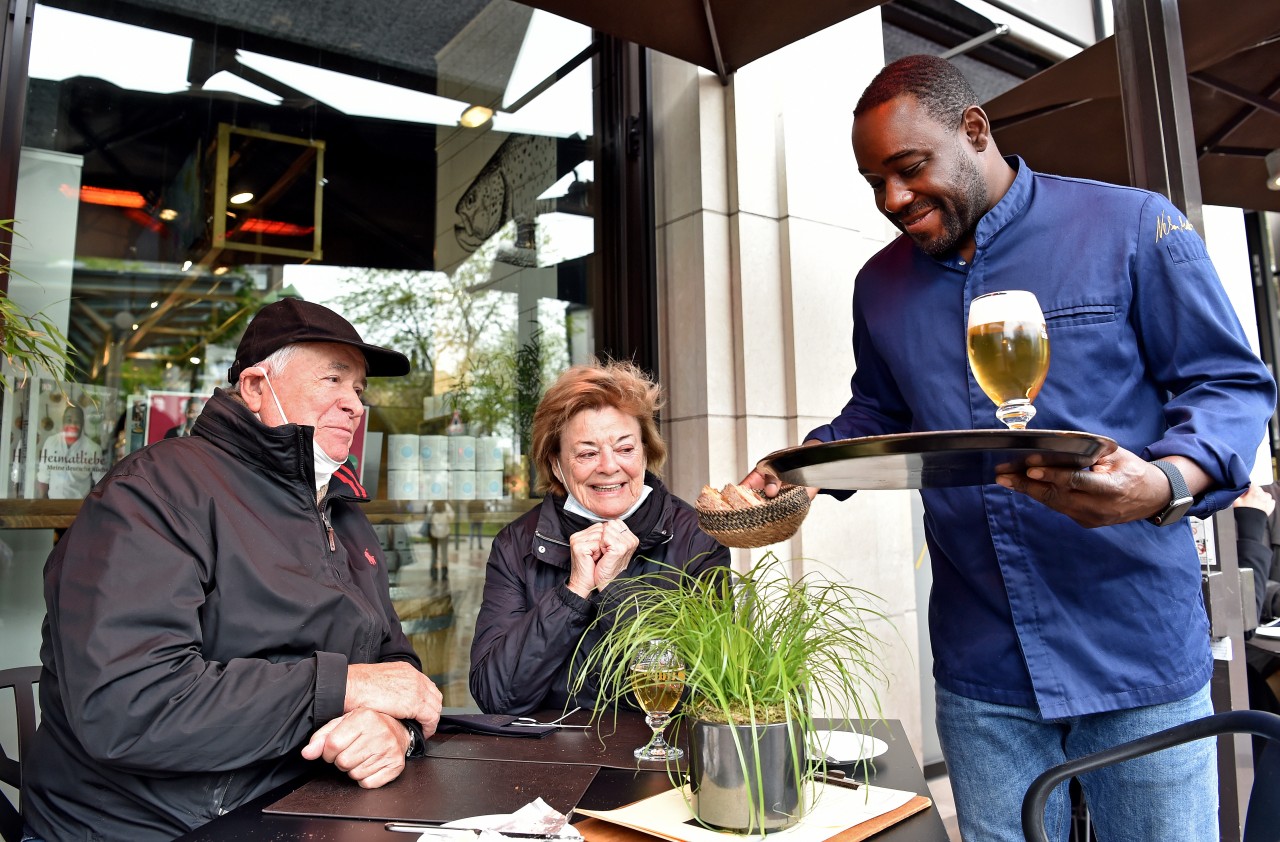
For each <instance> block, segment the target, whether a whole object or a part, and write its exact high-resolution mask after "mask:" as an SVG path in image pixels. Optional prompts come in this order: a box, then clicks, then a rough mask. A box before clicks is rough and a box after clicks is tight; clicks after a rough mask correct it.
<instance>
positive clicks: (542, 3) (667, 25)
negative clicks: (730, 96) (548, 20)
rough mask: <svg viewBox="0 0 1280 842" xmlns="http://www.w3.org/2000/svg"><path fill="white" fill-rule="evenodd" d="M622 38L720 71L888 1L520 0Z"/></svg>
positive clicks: (724, 72)
mask: <svg viewBox="0 0 1280 842" xmlns="http://www.w3.org/2000/svg"><path fill="white" fill-rule="evenodd" d="M520 2H522V3H524V4H525V5H527V6H533V7H534V8H536V9H542V10H544V11H548V12H552V13H554V14H557V15H560V16H561V17H564V18H568V19H570V20H575V21H578V22H580V23H584V24H586V25H587V26H590V27H592V28H593V29H598V30H600V31H601V32H606V33H608V34H609V35H613V36H615V37H618V38H621V39H623V40H624V41H634V42H635V43H637V44H640V45H642V46H645V47H649V48H651V49H654V50H657V51H659V52H662V53H666V54H667V55H669V56H675V57H676V58H680V59H684V60H685V61H688V62H692V63H693V64H697V65H700V66H702V67H705V68H707V69H708V70H714V71H715V72H716V74H717V75H719V77H720V79H721V81H726V80H727V79H728V77H729V74H730V73H733V72H734V71H735V70H737V69H738V68H740V67H742V66H743V65H745V64H747V63H749V62H752V61H755V60H756V59H758V58H760V57H761V56H765V55H768V54H769V53H771V52H773V51H774V50H778V49H781V48H782V47H785V46H787V45H788V44H790V43H792V42H794V41H799V40H800V39H801V38H804V37H805V36H807V35H812V34H813V33H815V32H818V31H820V30H823V29H826V28H827V27H828V26H832V25H833V24H837V23H839V22H840V21H842V20H845V19H846V18H851V17H853V16H854V15H856V14H858V13H859V12H865V11H866V10H867V9H873V8H875V7H876V6H879V5H880V3H881V2H882V0H804V2H799V3H786V2H779V0H612V2H610V0H520Z"/></svg>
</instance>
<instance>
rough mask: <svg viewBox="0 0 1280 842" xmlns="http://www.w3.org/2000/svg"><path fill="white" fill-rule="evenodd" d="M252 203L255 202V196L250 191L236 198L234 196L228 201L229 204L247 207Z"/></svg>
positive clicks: (239, 194) (237, 195) (238, 194)
mask: <svg viewBox="0 0 1280 842" xmlns="http://www.w3.org/2000/svg"><path fill="white" fill-rule="evenodd" d="M252 201H253V194H252V193H250V192H249V191H248V190H246V191H244V192H243V193H237V194H235V195H234V196H232V197H231V198H230V199H227V202H229V203H230V204H233V205H247V204H249V203H250V202H252Z"/></svg>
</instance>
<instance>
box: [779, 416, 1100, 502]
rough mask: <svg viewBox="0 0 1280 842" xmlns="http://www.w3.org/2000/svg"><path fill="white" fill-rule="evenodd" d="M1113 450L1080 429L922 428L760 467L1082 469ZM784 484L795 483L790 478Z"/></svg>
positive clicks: (795, 454)
mask: <svg viewBox="0 0 1280 842" xmlns="http://www.w3.org/2000/svg"><path fill="white" fill-rule="evenodd" d="M1117 447H1118V445H1117V443H1116V441H1115V440H1114V439H1112V438H1110V437H1108V436H1103V435H1100V434H1097V433H1086V432H1082V431H1079V430H1038V429H1037V430H995V429H982V430H926V431H918V432H911V433H891V434H887V435H878V436H862V437H858V438H847V439H836V440H835V441H829V442H823V443H821V444H811V445H797V446H795V447H788V448H783V449H781V450H775V451H774V452H772V453H770V454H768V455H767V456H765V457H764V458H763V459H761V460H760V462H759V467H762V468H764V469H765V470H766V471H767V472H769V473H772V474H774V475H775V476H778V477H779V478H780V479H786V478H784V477H783V474H785V473H788V472H794V471H798V470H804V469H806V468H817V467H820V466H824V465H829V464H832V463H836V462H844V461H850V462H852V461H857V460H860V459H874V458H885V457H894V456H898V457H902V458H908V459H909V458H913V457H916V458H920V459H922V460H923V459H926V458H928V457H929V456H931V455H933V456H937V455H946V454H962V453H974V454H979V453H993V454H996V453H998V454H1011V455H1016V454H1020V453H1026V454H1034V453H1045V454H1056V455H1060V456H1066V457H1075V460H1074V461H1076V462H1078V463H1079V465H1080V466H1081V467H1084V466H1085V465H1089V464H1092V463H1093V462H1096V461H1097V459H1098V458H1101V457H1102V456H1104V455H1106V454H1108V453H1111V452H1113V451H1114V450H1115V449H1116V448H1117ZM786 481H788V482H794V479H787V480H786ZM830 487H832V488H840V487H849V486H847V485H846V486H836V485H833V486H830ZM861 487H864V488H868V487H874V488H885V487H886V486H880V485H875V486H861ZM906 487H908V488H913V487H917V486H913V485H908V486H906Z"/></svg>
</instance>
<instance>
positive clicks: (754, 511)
mask: <svg viewBox="0 0 1280 842" xmlns="http://www.w3.org/2000/svg"><path fill="white" fill-rule="evenodd" d="M694 509H695V510H696V511H697V512H698V525H699V526H701V527H702V531H703V532H705V533H707V534H708V535H710V536H711V537H712V538H715V539H716V540H717V541H719V542H720V543H721V544H724V545H725V546H726V547H745V548H750V549H753V548H755V547H767V546H769V545H770V544H776V543H778V542H779V541H785V540H787V539H788V538H790V537H791V536H792V535H794V534H796V530H798V529H799V528H800V524H801V523H803V522H804V518H805V515H807V514H808V513H809V493H808V492H807V491H805V490H804V486H801V485H785V486H783V487H782V490H781V491H779V492H778V496H777V497H774V498H773V499H771V500H765V502H764V505H763V506H752V507H751V508H749V509H734V510H732V511H727V512H726V511H720V510H714V511H713V510H711V509H704V508H701V507H699V506H696V505H695V506H694Z"/></svg>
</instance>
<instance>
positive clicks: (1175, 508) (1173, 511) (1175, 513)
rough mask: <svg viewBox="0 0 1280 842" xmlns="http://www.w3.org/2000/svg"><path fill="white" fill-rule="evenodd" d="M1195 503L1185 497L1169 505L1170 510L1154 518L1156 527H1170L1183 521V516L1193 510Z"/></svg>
mask: <svg viewBox="0 0 1280 842" xmlns="http://www.w3.org/2000/svg"><path fill="white" fill-rule="evenodd" d="M1193 502H1195V501H1194V500H1193V499H1192V498H1191V497H1183V498H1181V499H1178V500H1174V501H1173V502H1172V503H1170V504H1169V507H1168V508H1166V509H1165V510H1164V511H1163V512H1161V513H1160V514H1158V515H1156V516H1155V517H1154V518H1152V521H1153V522H1154V523H1155V524H1156V526H1168V525H1169V524H1171V523H1175V522H1176V521H1178V520H1181V519H1182V516H1183V515H1185V514H1186V513H1187V510H1188V509H1190V508H1191V504H1192V503H1193Z"/></svg>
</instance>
